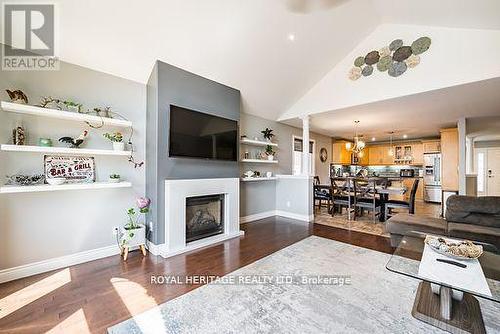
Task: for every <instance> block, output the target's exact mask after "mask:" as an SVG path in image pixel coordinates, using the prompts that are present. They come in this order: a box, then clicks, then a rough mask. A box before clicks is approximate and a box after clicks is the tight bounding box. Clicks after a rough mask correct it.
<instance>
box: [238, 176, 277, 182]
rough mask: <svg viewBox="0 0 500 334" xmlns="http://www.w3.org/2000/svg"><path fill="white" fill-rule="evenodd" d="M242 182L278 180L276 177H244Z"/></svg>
mask: <svg viewBox="0 0 500 334" xmlns="http://www.w3.org/2000/svg"><path fill="white" fill-rule="evenodd" d="M240 180H241V181H242V182H257V181H272V180H276V176H271V177H242V178H241V179H240Z"/></svg>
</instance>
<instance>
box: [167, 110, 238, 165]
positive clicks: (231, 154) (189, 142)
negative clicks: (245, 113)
mask: <svg viewBox="0 0 500 334" xmlns="http://www.w3.org/2000/svg"><path fill="white" fill-rule="evenodd" d="M169 138H170V141H169V156H170V157H186V158H200V159H213V160H228V161H238V122H236V121H234V120H231V119H227V118H222V117H217V116H213V115H209V114H205V113H202V112H199V111H195V110H190V109H186V108H182V107H179V106H175V105H170V136H169Z"/></svg>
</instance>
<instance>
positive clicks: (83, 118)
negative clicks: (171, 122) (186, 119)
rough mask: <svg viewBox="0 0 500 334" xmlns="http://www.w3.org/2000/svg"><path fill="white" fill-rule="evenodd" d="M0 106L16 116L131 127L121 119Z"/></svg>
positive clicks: (9, 105) (25, 105) (23, 106)
mask: <svg viewBox="0 0 500 334" xmlns="http://www.w3.org/2000/svg"><path fill="white" fill-rule="evenodd" d="M0 106H1V107H2V109H3V110H4V111H8V112H13V113H18V114H26V115H33V116H40V117H49V118H57V119H64V120H68V121H78V122H90V123H91V124H92V125H100V124H104V125H109V126H116V127H131V126H132V122H129V121H125V120H122V119H115V118H108V117H99V116H95V115H87V114H80V113H77V112H70V111H64V110H57V109H49V108H41V107H35V106H31V105H28V104H20V103H13V102H5V101H2V102H1V104H0Z"/></svg>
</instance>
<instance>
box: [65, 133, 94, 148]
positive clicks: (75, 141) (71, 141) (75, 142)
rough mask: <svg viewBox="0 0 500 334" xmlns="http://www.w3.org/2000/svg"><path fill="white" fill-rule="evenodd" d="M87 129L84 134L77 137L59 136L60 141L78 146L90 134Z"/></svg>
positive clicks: (72, 146)
mask: <svg viewBox="0 0 500 334" xmlns="http://www.w3.org/2000/svg"><path fill="white" fill-rule="evenodd" d="M88 133H89V132H88V131H87V130H83V132H82V134H81V135H80V136H78V137H77V138H72V137H62V138H59V141H60V142H61V143H67V144H71V148H78V147H79V146H80V145H81V144H83V142H84V141H85V137H87V135H88Z"/></svg>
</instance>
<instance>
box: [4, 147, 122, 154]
mask: <svg viewBox="0 0 500 334" xmlns="http://www.w3.org/2000/svg"><path fill="white" fill-rule="evenodd" d="M0 150H2V151H8V152H37V153H52V154H71V155H118V156H130V154H131V152H130V151H114V150H96V149H86V148H69V147H44V146H28V145H7V144H3V145H1V146H0Z"/></svg>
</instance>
